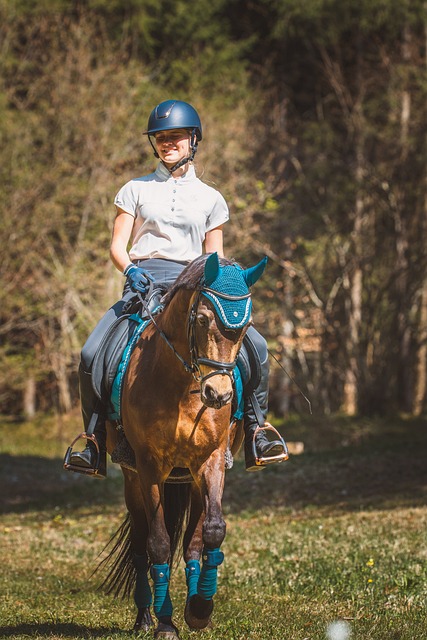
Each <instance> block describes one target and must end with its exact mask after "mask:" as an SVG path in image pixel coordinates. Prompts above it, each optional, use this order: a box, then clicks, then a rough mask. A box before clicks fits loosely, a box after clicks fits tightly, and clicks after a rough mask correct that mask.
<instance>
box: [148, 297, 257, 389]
mask: <svg viewBox="0 0 427 640" xmlns="http://www.w3.org/2000/svg"><path fill="white" fill-rule="evenodd" d="M204 291H209V292H212V289H209V288H208V287H202V288H201V289H199V290H198V291H197V293H196V294H195V295H194V299H193V303H192V305H191V307H190V311H189V314H188V318H187V337H188V345H189V349H190V360H191V361H190V363H188V362H187V361H186V360H185V359H184V358H183V357H182V356H181V355H180V354H179V353H178V351H177V350H176V349H175V347H174V346H173V344H172V342H171V341H170V340H169V338H168V337H167V335H166V334H165V333H164V331H163V330H162V329H161V328H160V327H159V325H158V324H157V322H156V320H155V317H154V316H153V314H152V312H151V311H150V309H149V308H148V305H147V303H146V301H145V299H144V297H143V296H142V294H141V293H139V292H138V294H137V295H138V298H139V301H140V302H141V305H142V308H143V309H144V311H145V313H146V314H147V315H148V317H149V318H150V320H151V321H152V323H153V325H154V327H155V328H156V330H157V331H158V333H159V334H160V336H161V338H162V339H163V340H164V341H165V343H166V344H167V345H168V347H169V348H170V349H171V350H172V352H173V353H174V355H175V356H176V357H177V358H178V360H179V361H180V362H181V364H182V365H183V366H184V369H185V370H186V371H187V372H188V373H191V375H192V376H193V378H194V379H195V380H196V382H199V383H200V384H203V382H205V380H208V379H209V378H212V377H213V376H219V375H221V376H222V375H227V376H228V377H229V378H231V379H232V380H233V369H234V368H235V366H236V363H237V358H236V359H235V360H233V362H221V361H219V360H211V359H210V358H204V357H200V356H199V353H198V348H197V341H196V331H195V327H196V318H197V309H198V306H199V302H200V297H201V295H202V294H203V292H204ZM221 295H223V294H221ZM249 296H250V294H248V295H245V296H231V295H228V296H227V299H228V300H242V299H244V298H248V297H249ZM224 297H225V296H224ZM203 365H206V366H208V367H211V368H212V369H214V371H211V372H210V373H208V374H207V375H205V376H204V375H203V374H202V372H201V369H200V366H203Z"/></svg>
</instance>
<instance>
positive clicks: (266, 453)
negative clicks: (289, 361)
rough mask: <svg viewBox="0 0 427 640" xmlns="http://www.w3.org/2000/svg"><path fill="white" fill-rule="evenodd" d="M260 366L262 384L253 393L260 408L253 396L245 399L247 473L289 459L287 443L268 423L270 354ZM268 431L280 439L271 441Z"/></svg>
mask: <svg viewBox="0 0 427 640" xmlns="http://www.w3.org/2000/svg"><path fill="white" fill-rule="evenodd" d="M259 364H260V365H261V377H260V382H259V385H258V387H257V388H256V389H255V391H254V392H253V395H254V396H255V398H256V400H257V404H258V407H257V406H254V403H253V402H252V399H251V396H249V397H246V398H245V405H244V418H243V427H244V431H245V462H246V471H260V470H261V469H263V468H264V466H265V465H267V464H271V463H273V462H282V460H287V459H288V451H287V447H286V443H285V442H284V440H282V439H281V438H280V435H279V434H278V433H277V431H276V430H275V429H274V427H272V426H271V425H270V423H269V422H266V417H267V410H268V373H269V364H268V354H267V359H266V360H265V361H264V362H262V363H259ZM255 404H256V403H255ZM266 431H273V432H274V433H276V435H277V436H278V438H277V439H275V440H269V439H268V438H267V435H266Z"/></svg>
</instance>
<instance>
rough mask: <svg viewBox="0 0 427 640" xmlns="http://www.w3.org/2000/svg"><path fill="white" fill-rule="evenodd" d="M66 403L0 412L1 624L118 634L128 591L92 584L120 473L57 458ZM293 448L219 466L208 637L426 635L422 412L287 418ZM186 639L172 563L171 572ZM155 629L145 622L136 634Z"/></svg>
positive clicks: (34, 631) (129, 612)
mask: <svg viewBox="0 0 427 640" xmlns="http://www.w3.org/2000/svg"><path fill="white" fill-rule="evenodd" d="M79 429H80V425H79V419H78V416H77V415H71V416H68V417H66V418H63V419H62V421H61V422H58V419H56V418H54V417H50V418H42V417H40V418H39V419H38V421H35V422H32V423H26V422H22V423H14V422H12V421H10V420H7V419H4V420H3V421H0V483H1V487H2V490H1V492H0V513H1V521H0V545H1V546H0V551H1V556H0V557H1V571H0V638H1V639H3V638H10V639H12V640H18V639H21V638H28V637H32V638H50V639H56V638H76V639H79V638H99V639H103V640H107V639H109V638H114V639H118V638H120V637H123V638H125V637H129V635H130V634H129V629H131V628H132V625H133V621H134V616H135V611H134V608H133V604H132V602H130V603H128V602H123V601H120V600H114V599H112V598H111V597H107V596H104V595H103V594H102V593H100V592H98V591H97V590H96V587H97V581H96V580H95V579H94V578H91V577H90V574H91V571H92V569H93V568H94V567H95V566H96V563H97V556H98V554H99V553H100V551H101V550H102V549H103V547H104V545H105V543H106V542H107V541H108V539H109V537H110V535H111V534H112V533H113V532H114V531H115V530H116V529H117V527H118V526H119V524H120V522H121V521H122V519H123V517H124V515H125V510H124V503H123V498H122V483H121V474H120V471H119V470H118V469H116V468H115V467H114V466H112V465H110V467H109V478H108V479H107V481H105V482H99V481H96V480H93V479H89V478H85V477H82V476H79V475H77V474H71V473H67V472H64V471H62V465H61V462H62V456H63V453H64V451H65V448H66V445H67V444H68V442H69V441H70V440H71V439H72V436H73V435H74V434H75V433H78V431H79ZM284 431H285V432H286V436H287V437H288V438H289V440H302V441H304V444H305V451H304V454H303V455H299V456H293V457H291V459H290V460H289V461H288V462H287V463H285V464H282V465H275V466H272V467H270V468H268V469H266V470H265V471H263V472H262V473H258V474H247V473H245V471H244V467H243V462H242V461H241V460H240V459H238V460H237V461H235V465H234V468H233V469H232V470H231V471H229V472H227V482H226V491H225V497H224V511H225V513H226V520H227V537H226V540H225V542H224V545H223V550H224V552H225V562H224V565H222V567H221V568H220V576H219V589H218V594H217V596H216V605H215V612H214V626H213V628H212V629H211V630H209V631H206V632H204V633H203V635H202V636H201V637H202V638H203V640H214V639H215V640H216V639H218V640H219V639H221V640H224V639H225V640H267V639H268V640H270V639H271V640H323V639H324V640H327V638H328V635H327V631H326V630H327V627H328V625H329V624H330V623H331V622H333V621H336V620H345V621H346V622H347V624H348V625H349V629H351V639H352V640H356V639H357V640H359V639H360V640H371V639H372V640H414V639H416V640H422V639H425V638H427V622H426V596H427V569H426V566H427V562H426V544H425V543H426V529H427V528H426V525H427V508H426V500H425V497H426V493H425V492H426V484H427V483H426V480H427V477H426V475H427V474H426V462H425V461H426V456H425V451H426V444H427V430H426V422H425V421H424V420H418V421H410V420H403V419H395V420H393V421H384V420H360V419H359V420H356V419H345V418H340V417H334V418H331V419H328V420H326V419H324V420H321V421H316V424H314V421H313V420H312V419H305V420H301V419H293V420H288V421H287V424H286V427H285V428H284ZM172 597H173V601H174V604H175V615H174V618H175V621H176V623H177V624H178V626H179V628H180V631H181V633H180V635H181V638H182V640H188V639H189V638H195V637H197V636H196V635H195V634H194V632H193V633H190V632H189V630H188V629H187V628H186V625H185V623H184V621H183V616H182V611H183V606H184V599H185V589H184V578H183V568H182V567H181V568H180V569H179V570H178V571H176V572H175V574H174V576H173V581H172ZM145 637H147V638H152V634H147V635H146V636H145V635H144V634H140V636H139V638H141V640H142V639H143V638H145Z"/></svg>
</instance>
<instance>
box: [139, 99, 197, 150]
mask: <svg viewBox="0 0 427 640" xmlns="http://www.w3.org/2000/svg"><path fill="white" fill-rule="evenodd" d="M170 129H190V130H191V131H193V130H194V132H195V134H196V138H197V141H198V142H199V141H200V140H201V139H202V124H201V122H200V118H199V115H198V113H197V111H196V110H195V108H194V107H192V106H191V104H188V102H182V101H181V100H165V102H161V103H160V104H158V105H157V107H154V109H153V110H152V112H151V113H150V117H149V118H148V125H147V131H145V132H144V133H146V134H148V135H153V134H154V133H158V132H159V131H169V130H170Z"/></svg>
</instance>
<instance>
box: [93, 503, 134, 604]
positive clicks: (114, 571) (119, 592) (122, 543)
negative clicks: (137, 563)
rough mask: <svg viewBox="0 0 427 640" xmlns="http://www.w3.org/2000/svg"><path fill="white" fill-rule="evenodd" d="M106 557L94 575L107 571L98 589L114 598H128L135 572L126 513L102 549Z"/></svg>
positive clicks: (128, 515) (131, 591)
mask: <svg viewBox="0 0 427 640" xmlns="http://www.w3.org/2000/svg"><path fill="white" fill-rule="evenodd" d="M109 547H111V549H110V551H109V552H108V555H107V556H106V557H105V558H104V559H103V560H101V562H100V563H99V564H98V566H97V567H96V569H95V571H94V573H97V572H98V571H101V570H108V574H107V576H106V578H105V579H104V581H103V582H102V584H101V585H100V586H99V589H100V590H102V591H105V593H107V594H110V593H112V594H114V596H115V597H122V598H129V597H130V596H131V595H132V594H133V592H134V589H135V583H136V570H135V567H134V563H133V553H132V547H131V519H130V514H129V513H128V514H127V515H126V517H125V519H124V520H123V522H122V524H121V525H120V527H119V528H118V529H117V531H116V532H115V533H114V534H113V535H112V536H111V538H110V540H109V541H108V543H107V544H106V546H105V547H104V551H106V550H107V549H108V548H109Z"/></svg>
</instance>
